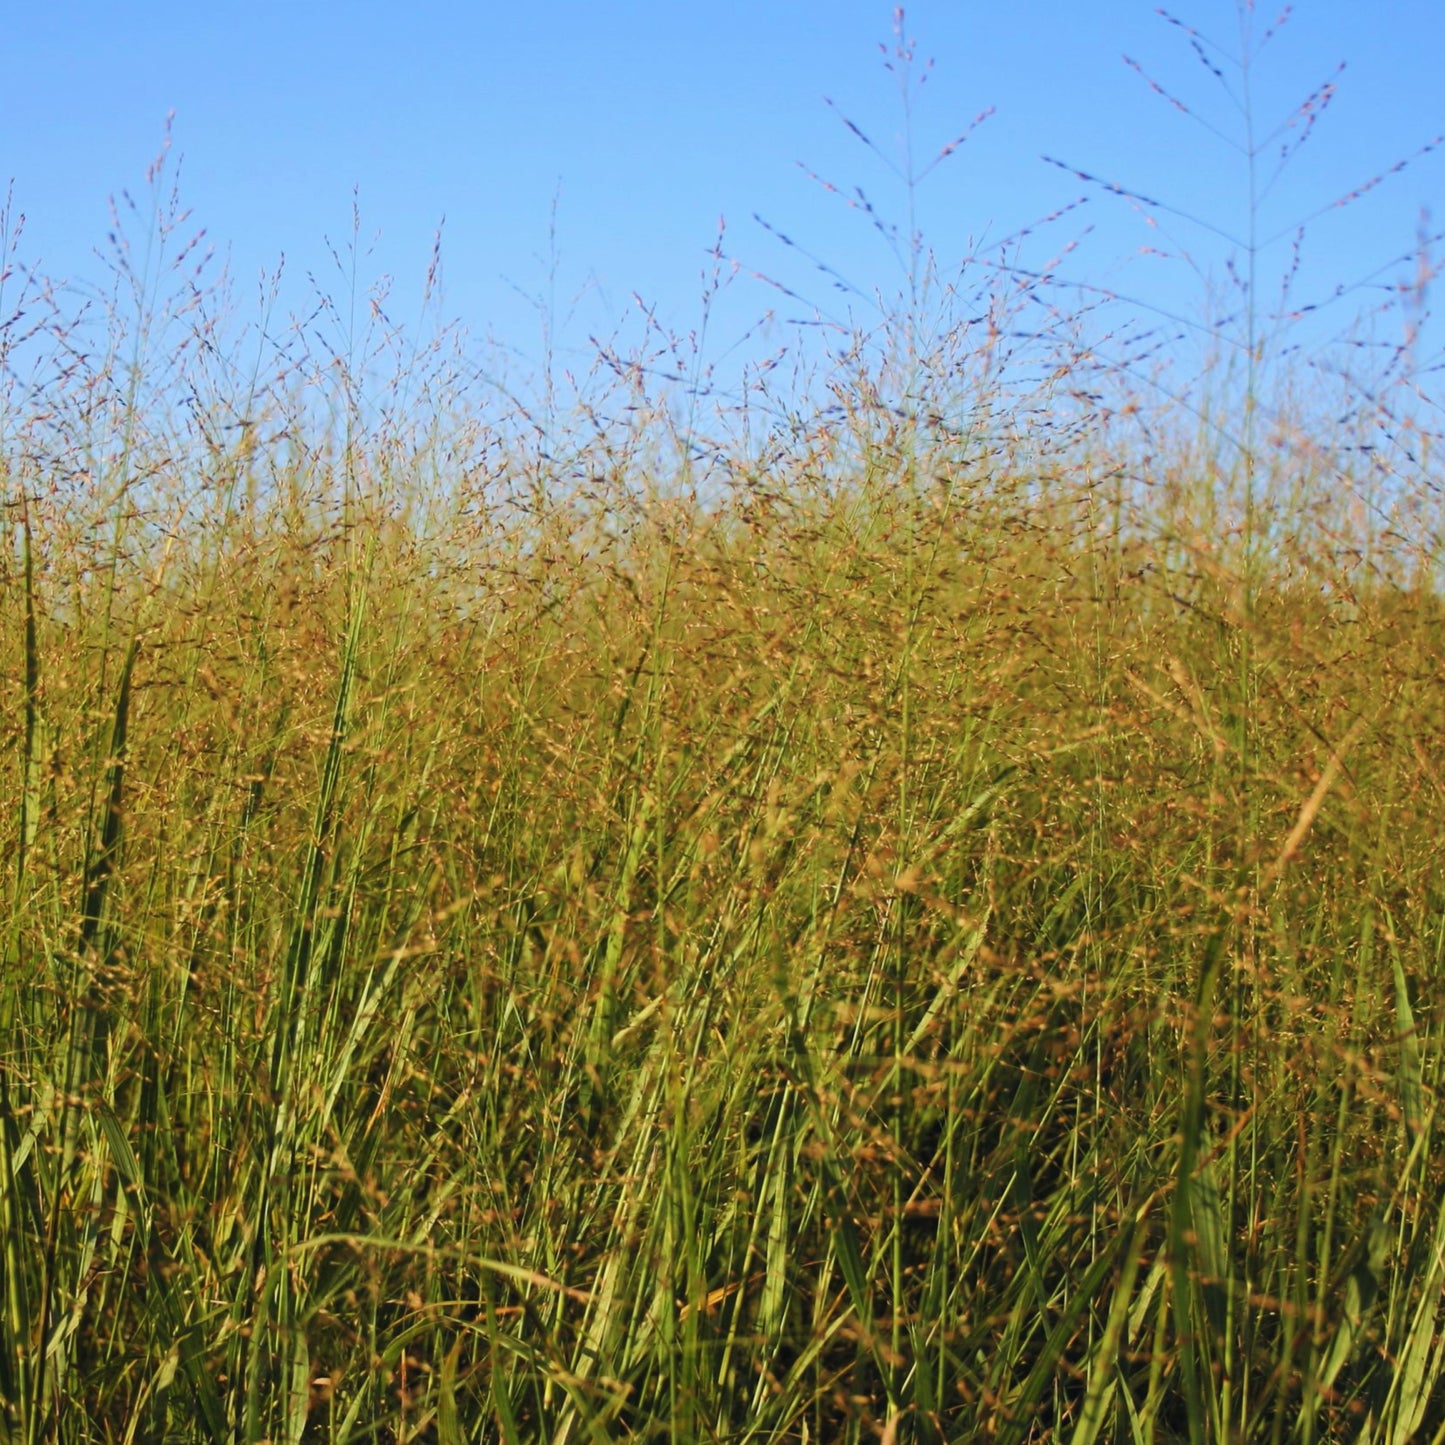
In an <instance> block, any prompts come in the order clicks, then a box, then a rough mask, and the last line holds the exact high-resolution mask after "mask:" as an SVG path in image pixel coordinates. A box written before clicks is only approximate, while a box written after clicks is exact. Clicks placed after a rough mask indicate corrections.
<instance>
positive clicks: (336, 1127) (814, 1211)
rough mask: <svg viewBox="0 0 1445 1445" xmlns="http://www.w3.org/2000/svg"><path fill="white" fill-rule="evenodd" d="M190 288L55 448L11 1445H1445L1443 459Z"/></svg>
mask: <svg viewBox="0 0 1445 1445" xmlns="http://www.w3.org/2000/svg"><path fill="white" fill-rule="evenodd" d="M161 229H162V232H163V233H164V230H165V228H164V226H163V227H162V228H161ZM137 294H139V295H142V296H145V295H148V294H149V293H146V292H138V293H137ZM137 315H139V317H140V320H139V322H136V321H134V320H131V321H130V322H128V323H127V327H128V328H129V329H126V330H124V331H123V332H122V333H117V334H119V335H121V336H122V339H123V343H124V344H122V341H114V340H113V341H112V343H110V344H106V345H101V346H99V347H98V348H93V349H92V351H91V352H90V353H89V354H88V356H87V358H86V359H85V360H84V362H83V363H82V362H81V361H76V362H75V363H74V364H73V365H69V366H67V365H64V364H61V363H62V362H63V361H64V359H65V357H67V356H70V357H74V356H76V355H77V354H78V353H79V351H80V350H81V348H79V347H78V346H76V347H72V348H71V349H70V350H69V351H67V350H66V349H65V348H63V347H61V348H57V349H56V351H55V353H54V354H55V355H57V356H59V357H60V358H61V361H58V362H57V363H56V364H55V367H54V370H53V371H52V372H51V373H50V374H49V376H50V379H49V380H48V381H47V383H46V384H45V385H44V386H43V387H41V388H39V389H36V390H32V391H29V392H26V393H25V394H24V397H23V398H22V401H23V405H21V403H20V402H15V403H13V404H12V405H11V406H10V408H9V409H8V410H7V412H6V414H5V421H4V430H3V434H0V440H3V444H4V445H3V451H0V481H3V492H4V503H5V508H6V512H5V515H6V520H7V530H6V546H5V549H4V551H3V555H0V568H3V585H0V718H3V727H4V737H5V749H4V754H3V759H0V769H3V771H0V778H3V784H0V797H3V799H4V800H5V805H4V807H3V809H0V857H3V863H4V869H5V880H4V887H5V889H6V892H7V906H6V909H5V912H4V928H3V936H0V948H3V961H4V972H3V992H0V998H3V1013H4V1026H3V1031H0V1048H3V1053H0V1248H3V1254H0V1272H3V1282H4V1288H3V1299H0V1435H3V1437H4V1438H6V1439H14V1440H16V1441H25V1442H26V1445H35V1442H40V1441H47V1440H54V1441H60V1442H89V1441H102V1440H103V1441H122V1440H124V1441H161V1440H166V1441H176V1442H181V1441H193V1440H194V1441H202V1440H208V1441H218V1440H226V1441H232V1440H234V1441H243V1440H244V1441H248V1442H249V1441H258V1440H263V1439H265V1440H272V1441H277V1442H280V1441H293V1442H300V1441H311V1440H315V1441H322V1440H325V1441H338V1442H339V1441H348V1440H350V1441H375V1442H401V1441H436V1442H439V1445H454V1442H459V1441H481V1440H498V1441H505V1442H509V1445H510V1442H520V1441H544V1440H545V1441H558V1442H562V1441H575V1442H584V1441H587V1442H601V1441H611V1440H676V1441H729V1442H742V1441H758V1442H764V1441H766V1442H805V1441H807V1442H820V1445H832V1442H850V1441H857V1442H865V1441H875V1440H883V1441H899V1442H901V1441H905V1440H917V1441H938V1440H949V1441H975V1440H977V1441H990V1442H1010V1441H1012V1442H1024V1441H1044V1440H1067V1441H1075V1442H1080V1445H1084V1442H1089V1441H1101V1442H1110V1441H1118V1442H1135V1441H1138V1442H1143V1441H1156V1442H1167V1441H1176V1440H1190V1441H1205V1440H1209V1441H1292V1442H1293V1441H1303V1442H1311V1441H1316V1442H1326V1441H1341V1442H1342V1441H1347V1440H1349V1441H1354V1440H1362V1441H1370V1442H1380V1445H1385V1442H1389V1445H1405V1442H1412V1441H1430V1440H1434V1441H1440V1440H1442V1439H1445V1387H1442V1382H1441V1376H1442V1369H1445V1319H1442V1315H1441V1305H1442V1286H1445V1206H1442V1203H1441V1201H1442V1198H1445V1153H1442V1149H1441V1145H1440V1141H1439V1136H1438V1135H1437V1134H1436V1132H1435V1130H1436V1124H1437V1113H1436V1101H1437V1098H1438V1091H1439V1087H1440V1083H1441V1068H1442V1050H1441V1028H1442V1018H1441V1013H1440V1009H1439V1006H1438V1003H1437V1000H1438V999H1439V997H1440V978H1441V962H1442V950H1445V913H1442V903H1445V873H1442V858H1441V851H1442V841H1445V835H1442V831H1441V827H1440V821H1439V820H1440V813H1441V807H1442V803H1445V797H1442V779H1441V769H1442V767H1445V736H1442V733H1445V677H1442V672H1441V655H1442V651H1441V649H1442V637H1445V633H1442V620H1445V615H1442V614H1445V608H1442V601H1441V595H1440V591H1439V588H1438V580H1437V579H1438V573H1437V571H1436V566H1437V561H1438V546H1439V536H1440V532H1439V522H1440V518H1439V514H1438V506H1439V504H1438V496H1439V488H1440V478H1439V473H1438V467H1437V468H1436V469H1435V470H1433V471H1432V469H1431V467H1432V464H1431V461H1430V454H1429V451H1428V447H1418V446H1417V447H1416V449H1415V452H1414V455H1413V459H1412V457H1411V455H1410V452H1409V445H1408V444H1409V437H1408V435H1407V433H1408V427H1404V426H1400V425H1398V424H1397V425H1396V426H1395V429H1394V430H1393V431H1392V432H1384V433H1381V432H1371V433H1370V434H1369V438H1368V439H1370V440H1372V441H1373V442H1374V443H1375V446H1376V449H1375V451H1374V452H1373V453H1371V454H1370V457H1369V459H1367V460H1366V461H1361V462H1359V463H1358V464H1356V463H1348V464H1347V463H1345V462H1341V461H1340V460H1339V458H1340V456H1341V455H1344V453H1342V452H1341V451H1338V450H1334V451H1332V450H1330V448H1329V447H1327V446H1325V445H1324V444H1322V443H1321V442H1320V441H1319V438H1318V436H1317V435H1316V436H1314V439H1313V444H1312V445H1306V441H1305V433H1306V428H1307V426H1308V425H1309V423H1308V420H1307V418H1305V417H1303V416H1302V415H1301V414H1296V416H1295V417H1294V419H1293V421H1292V420H1291V418H1290V416H1289V414H1288V413H1287V412H1282V411H1279V410H1270V411H1269V412H1268V416H1269V418H1270V420H1269V422H1268V425H1266V422H1265V420H1264V417H1265V415H1266V412H1265V408H1264V407H1263V404H1262V400H1263V399H1262V397H1259V396H1257V395H1256V392H1255V390H1254V384H1252V385H1251V389H1250V391H1249V393H1248V395H1247V396H1246V398H1245V401H1244V403H1243V405H1244V406H1245V407H1246V408H1248V409H1250V410H1251V411H1252V410H1253V409H1254V408H1255V406H1256V402H1257V401H1258V402H1259V403H1260V407H1259V409H1260V421H1259V424H1258V427H1257V429H1255V428H1253V427H1252V423H1251V424H1246V420H1245V419H1244V418H1243V417H1242V416H1241V415H1238V414H1232V413H1230V412H1229V411H1228V410H1227V409H1226V410H1225V411H1223V412H1221V411H1219V410H1215V411H1212V412H1209V413H1208V414H1207V415H1206V416H1205V417H1204V421H1203V422H1201V421H1200V420H1199V418H1198V417H1197V416H1196V417H1194V418H1193V419H1191V417H1190V415H1189V414H1188V413H1187V412H1184V411H1182V410H1179V409H1171V408H1168V407H1165V406H1163V405H1161V406H1160V407H1159V409H1158V415H1157V417H1151V419H1150V426H1151V428H1152V429H1150V430H1147V431H1143V430H1139V429H1137V423H1138V420H1139V418H1138V416H1137V415H1133V416H1130V415H1128V412H1129V408H1127V407H1124V408H1120V409H1119V411H1118V412H1117V413H1116V420H1115V423H1114V424H1113V425H1112V426H1110V425H1106V423H1105V419H1104V418H1102V417H1101V415H1100V414H1098V413H1097V412H1096V413H1093V414H1090V415H1085V416H1076V417H1075V424H1072V425H1069V426H1064V425H1060V426H1059V428H1058V433H1057V435H1055V434H1054V433H1053V432H1051V430H1050V425H1049V422H1048V419H1047V417H1046V416H1044V415H1040V414H1039V413H1038V411H1037V407H1038V406H1040V405H1043V403H1042V402H1040V400H1039V398H1038V396H1037V395H1035V398H1034V405H1035V408H1036V409H1035V411H1034V412H1032V413H1026V412H1025V411H1024V410H1023V409H1021V408H1020V409H1019V410H1018V412H1017V414H1016V415H1012V419H1011V412H1012V409H1011V406H1010V404H1009V400H1008V398H1009V395H1010V394H1009V393H1007V392H1006V391H1003V390H999V391H992V392H991V391H990V390H989V389H988V386H986V385H980V386H979V387H978V388H976V389H973V390H967V391H966V393H965V394H963V399H962V400H960V399H959V398H960V394H959V393H954V394H953V395H952V396H951V398H950V399H949V400H948V402H947V411H948V415H949V416H950V418H951V420H952V422H953V426H952V429H951V430H949V429H944V428H943V427H942V426H941V425H937V424H929V423H926V422H924V421H922V420H919V419H918V418H920V417H922V416H923V415H925V414H926V411H927V409H926V408H922V407H913V408H912V409H911V410H910V408H909V407H908V406H900V405H899V404H898V402H897V397H898V396H899V395H902V396H904V398H905V399H907V397H908V396H910V395H915V394H916V391H917V388H915V383H919V378H920V377H925V380H926V378H927V377H933V378H938V377H944V376H948V377H952V378H955V379H956V377H957V375H958V372H957V369H956V368H954V369H950V367H949V366H948V365H943V364H938V365H934V364H933V363H934V361H936V360H937V358H936V357H934V358H932V359H930V361H929V364H928V365H927V366H924V365H923V363H921V362H920V361H919V359H918V358H917V357H916V356H914V357H912V358H911V359H910V368H911V369H910V370H908V372H907V375H906V376H905V383H906V384H900V385H894V383H897V380H898V373H897V372H890V371H889V370H888V368H887V366H886V365H881V367H880V368H875V369H873V370H871V371H870V370H869V369H868V368H867V367H866V366H863V364H862V363H861V362H860V367H861V369H860V370H859V371H858V372H857V373H855V374H853V375H852V376H851V377H850V379H849V380H848V381H847V382H846V384H845V383H844V382H843V381H841V380H839V381H835V382H834V384H833V386H832V389H831V390H829V389H828V388H827V387H823V388H820V389H815V391H814V392H812V393H805V394H804V395H802V396H800V397H797V398H794V399H793V400H792V401H790V402H788V403H787V404H786V405H785V404H783V403H782V402H778V401H777V398H775V397H774V398H769V397H768V396H765V395H763V394H762V393H757V394H754V395H753V396H752V398H751V401H750V407H751V410H750V411H749V412H748V413H747V417H746V418H745V420H746V425H743V424H742V423H741V422H740V421H739V413H737V412H734V413H733V414H732V415H731V416H730V418H728V419H727V421H726V424H723V423H719V427H718V434H717V437H716V438H715V439H714V440H713V441H711V442H710V443H709V445H708V447H707V448H702V447H701V446H699V445H697V444H696V438H697V436H698V435H699V434H700V430H701V423H699V422H698V421H697V418H696V415H695V414H693V413H689V412H687V405H688V404H687V403H686V402H685V400H684V402H683V403H682V404H679V403H677V401H676V399H675V398H674V399H673V400H671V401H670V400H669V399H668V397H667V396H666V395H665V394H660V393H659V392H658V391H657V390H656V389H655V388H653V386H652V384H651V383H650V382H649V381H648V379H647V377H646V376H645V374H644V371H643V369H642V368H641V367H639V368H637V369H636V370H635V371H632V372H626V371H624V372H623V373H622V374H620V375H619V376H618V377H617V378H616V379H615V380H614V382H613V383H612V387H613V389H612V391H611V392H609V393H607V395H606V396H605V397H604V399H603V400H602V401H600V402H598V403H597V404H596V406H595V407H593V408H592V409H590V410H589V409H588V407H587V406H584V405H581V404H579V406H578V408H577V409H576V410H575V412H572V413H570V414H569V417H568V418H567V419H566V420H565V421H563V422H558V423H556V425H555V429H549V431H548V433H547V434H546V435H545V436H543V437H541V438H540V440H539V439H538V437H537V435H536V433H533V434H532V436H531V439H530V440H529V438H528V434H527V432H526V429H525V428H523V427H520V426H519V425H517V424H516V419H515V417H513V418H512V419H511V421H510V422H509V423H508V424H506V425H501V426H497V427H493V426H492V425H491V424H490V423H488V422H486V421H485V420H483V419H481V417H480V414H478V415H477V416H471V415H469V414H464V413H463V412H462V411H461V410H459V409H449V405H448V404H447V403H446V401H445V398H442V399H441V400H439V399H438V398H439V397H440V396H441V393H440V392H437V391H434V390H431V389H429V385H428V384H429V382H430V381H431V380H434V379H435V378H436V376H438V375H440V374H441V373H442V371H444V369H445V362H444V359H443V360H438V356H437V355H432V356H430V357H422V358H420V359H419V360H417V359H416V358H414V361H415V365H416V368H417V369H416V371H415V372H414V373H413V372H409V371H407V370H406V369H405V368H403V370H402V372H401V382H399V383H397V384H394V385H392V386H390V387H389V388H387V389H384V390H383V391H382V393H380V394H381V395H382V396H383V397H384V398H385V399H384V400H383V401H382V402H379V403H376V402H373V401H372V400H371V397H370V395H369V394H365V388H364V387H363V385H362V382H361V381H360V380H357V381H356V384H355V387H354V389H353V388H352V387H351V386H350V385H349V378H351V377H357V376H360V369H359V368H358V370H357V371H356V372H354V373H346V374H344V375H343V376H342V379H341V381H340V382H337V381H336V376H337V368H336V367H335V366H331V365H330V364H329V363H328V367H329V369H328V367H317V368H316V370H315V371H314V372H313V373H307V374H306V376H305V377H303V376H302V373H301V372H300V371H295V372H290V373H287V374H286V375H285V376H284V377H283V378H282V382H281V384H278V385H276V386H274V387H271V388H269V389H267V388H264V387H263V388H258V387H257V386H256V385H255V383H254V374H255V373H253V374H252V375H253V380H252V382H251V383H245V379H244V376H243V378H242V383H236V381H235V375H236V373H235V372H225V373H223V372H221V371H219V370H217V369H214V367H213V363H212V361H211V360H209V359H208V357H209V356H210V353H208V352H207V351H206V349H205V346H204V345H203V344H202V343H203V342H204V341H205V340H207V339H209V338H210V337H211V336H212V335H213V332H212V331H211V329H210V320H209V316H208V313H207V312H206V310H205V307H204V306H203V305H202V304H201V303H200V302H199V300H198V299H197V298H196V297H194V296H190V295H188V294H183V295H182V299H181V302H180V303H179V304H177V305H175V306H173V307H172V308H171V309H166V307H164V306H161V305H159V304H156V305H154V306H151V305H149V303H146V304H142V305H141V306H140V307H139V309H138V311H137ZM56 334H57V335H59V334H60V333H58V332H57V333H56ZM945 350H946V347H945ZM956 359H957V358H955V360H956ZM985 371H986V369H985ZM925 373H926V376H925ZM840 375H841V374H840ZM178 378H179V379H180V380H181V381H182V382H183V383H184V387H185V388H188V389H189V390H190V392H191V394H192V395H193V396H194V397H195V399H196V401H197V405H196V406H195V407H194V408H192V409H191V410H189V411H187V410H185V409H182V408H179V407H177V406H176V405H175V397H176V395H177V390H176V383H177V379H178ZM218 378H220V379H219V380H218ZM228 378H229V384H230V385H231V386H232V390H231V391H229V392H227V391H226V390H225V388H224V387H223V386H222V382H223V381H226V380H227V379H228ZM328 378H329V380H328ZM870 378H871V379H870ZM890 378H891V380H890ZM984 379H985V380H987V377H986V376H985V378H984ZM303 381H305V382H306V384H307V385H313V384H314V387H313V391H312V392H311V393H310V394H309V396H308V395H303V394H302V393H303V391H304V387H303V385H302V382H303ZM403 383H404V384H403ZM413 383H415V384H413ZM323 385H326V386H329V387H331V390H329V391H327V392H325V395H326V396H327V397H328V398H339V400H335V401H334V404H332V410H331V411H330V412H329V413H328V412H327V411H326V408H325V406H322V407H321V408H320V409H318V407H317V406H316V403H315V396H316V395H317V394H319V392H318V391H317V390H316V389H315V388H320V387H321V386H323ZM248 386H249V389H248ZM890 386H893V390H891V391H890ZM919 386H921V387H922V389H923V390H927V387H926V386H924V385H922V383H919ZM408 388H410V389H408ZM910 388H915V389H914V390H913V391H910ZM1220 394H1221V395H1224V394H1233V393H1230V392H1229V391H1228V388H1227V387H1222V388H1221V393H1220ZM14 395H16V396H19V395H20V393H18V392H16V393H14ZM1060 395H1061V396H1062V395H1063V393H1062V392H1061V393H1060ZM809 397H811V400H809ZM935 400H936V397H935ZM771 403H776V404H771ZM369 408H370V409H369ZM1065 414H1066V407H1065V405H1064V402H1063V401H1059V403H1058V405H1057V407H1056V408H1055V415H1057V416H1058V417H1059V418H1062V417H1063V416H1064V415H1065ZM680 417H681V420H680ZM1121 417H1122V419H1121ZM1239 436H1243V437H1244V438H1245V444H1244V445H1243V446H1240V445H1238V444H1236V442H1235V441H1231V440H1230V438H1231V437H1234V438H1236V439H1237V438H1238V437H1239ZM704 455H705V456H706V462H705V463H703V462H699V461H695V460H694V458H696V457H698V456H704ZM1356 455H1357V456H1358V455H1360V454H1358V453H1357V454H1356Z"/></svg>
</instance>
